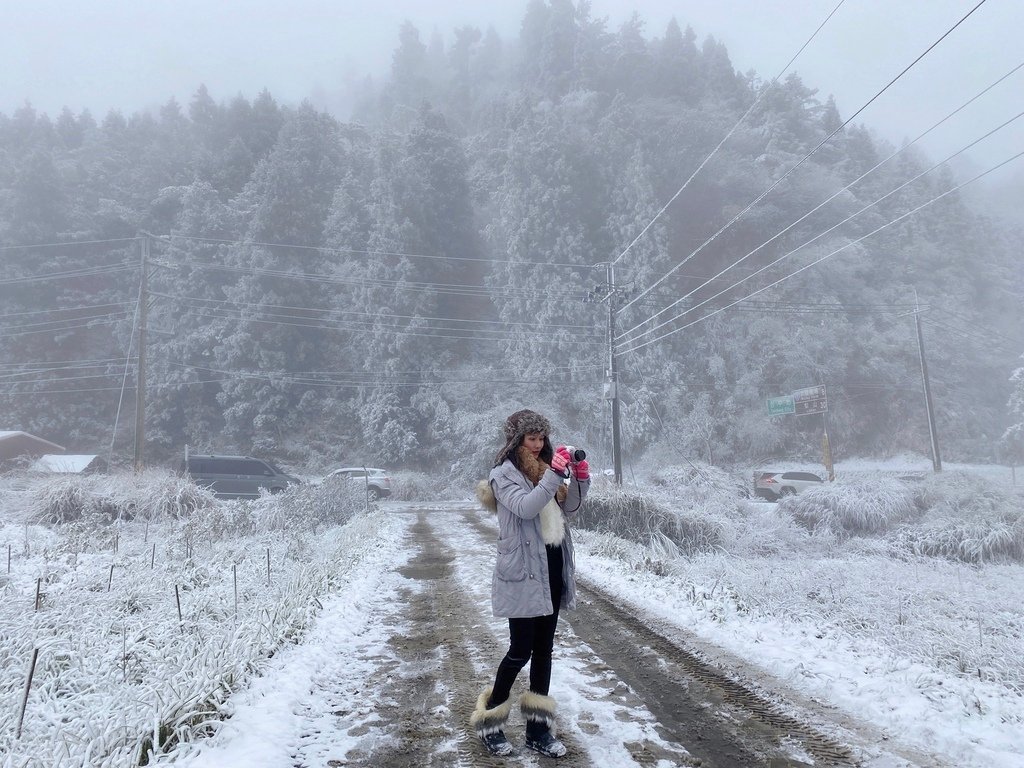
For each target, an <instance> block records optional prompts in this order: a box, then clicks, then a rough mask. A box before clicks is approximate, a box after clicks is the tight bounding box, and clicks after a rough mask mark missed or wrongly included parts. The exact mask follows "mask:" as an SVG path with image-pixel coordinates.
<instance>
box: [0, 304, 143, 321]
mask: <svg viewBox="0 0 1024 768" xmlns="http://www.w3.org/2000/svg"><path fill="white" fill-rule="evenodd" d="M132 303H134V302H131V301H115V302H110V303H107V304H80V305H78V306H75V307H58V308H57V309H33V310H31V311H28V312H8V313H6V314H4V315H0V321H3V320H4V319H6V318H8V317H23V316H25V315H52V314H54V313H55V312H81V311H84V310H87V309H105V308H107V307H126V306H128V305H129V304H132ZM68 319H78V318H68Z"/></svg>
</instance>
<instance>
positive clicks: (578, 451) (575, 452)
mask: <svg viewBox="0 0 1024 768" xmlns="http://www.w3.org/2000/svg"><path fill="white" fill-rule="evenodd" d="M565 448H566V450H567V451H569V458H570V459H571V460H572V461H574V462H576V461H583V460H584V459H586V458H587V452H586V451H584V450H583V449H582V448H575V447H573V446H571V445H567V446H565Z"/></svg>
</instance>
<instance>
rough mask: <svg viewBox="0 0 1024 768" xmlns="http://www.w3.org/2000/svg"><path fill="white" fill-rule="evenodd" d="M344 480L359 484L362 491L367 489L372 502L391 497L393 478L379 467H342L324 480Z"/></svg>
mask: <svg viewBox="0 0 1024 768" xmlns="http://www.w3.org/2000/svg"><path fill="white" fill-rule="evenodd" d="M332 478H334V479H339V480H344V481H347V482H350V483H358V484H359V488H360V490H362V489H366V491H367V493H369V495H370V501H375V500H377V499H383V498H387V497H388V496H390V495H391V478H390V477H388V473H387V470H386V469H379V468H378V467H342V468H341V469H336V470H334V471H333V472H331V473H329V474H328V475H327V477H325V478H324V480H330V479H332Z"/></svg>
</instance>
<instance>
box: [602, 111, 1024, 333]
mask: <svg viewBox="0 0 1024 768" xmlns="http://www.w3.org/2000/svg"><path fill="white" fill-rule="evenodd" d="M1021 117H1024V111H1022V112H1019V113H1018V114H1017V115H1016V116H1014V117H1012V118H1010V119H1009V120H1007V121H1006V122H1004V123H1003V124H1002V125H1000V126H998V127H997V128H994V129H992V130H991V131H989V132H988V133H986V134H985V135H984V136H982V137H981V138H978V139H975V140H974V141H972V142H971V143H970V144H968V145H967V146H965V147H962V148H961V149H959V150H957V151H956V152H954V153H953V154H952V155H950V156H949V157H947V158H945V159H943V160H940V161H939V162H937V163H935V164H934V165H933V166H931V167H930V168H928V169H926V170H924V171H921V173H919V174H917V175H916V176H914V177H913V178H911V179H908V180H907V181H905V182H903V183H902V184H900V185H899V186H898V187H896V188H895V189H892V190H890V191H889V192H887V193H886V194H885V195H883V196H882V197H880V198H878V199H876V200H874V201H873V202H871V203H868V204H867V205H865V206H864V207H862V208H861V209H860V210H858V211H856V212H854V213H852V214H850V215H849V216H847V217H846V218H845V219H843V220H842V221H839V222H838V223H836V224H833V225H832V226H831V227H829V228H828V229H826V230H825V231H824V232H820V233H819V234H817V235H815V236H814V237H812V238H811V239H810V240H806V241H804V242H803V243H801V244H800V245H798V246H797V247H796V248H794V249H792V250H790V251H787V252H786V253H784V254H782V255H781V256H779V257H778V258H777V259H775V260H774V261H772V262H770V263H768V264H766V265H765V266H763V267H761V268H760V269H758V270H757V271H755V272H752V273H750V274H749V275H747V276H746V277H742V278H740V279H739V280H737V281H736V282H735V283H733V284H732V285H731V286H729V287H728V288H724V289H723V290H721V291H719V292H718V293H716V294H715V295H714V296H709V297H708V298H706V299H704V300H702V301H701V302H699V303H698V304H696V305H694V306H692V307H690V308H688V309H685V310H683V311H682V312H680V313H679V314H677V315H675V316H673V317H671V318H669V319H668V320H665V321H664V322H661V323H658V324H657V325H655V326H653V327H651V328H648V329H646V330H644V331H642V332H641V333H639V334H637V335H635V336H634V337H633V338H631V339H627V340H626V341H624V342H623V343H631V342H633V341H636V340H638V339H640V338H641V337H643V336H647V335H649V334H651V333H654V332H655V331H657V330H658V329H659V328H663V327H664V326H666V325H668V324H670V323H673V322H675V321H676V320H678V319H679V318H681V317H683V316H685V315H687V314H689V313H690V312H692V311H694V310H696V309H698V308H699V307H702V306H704V305H705V304H708V303H709V302H711V301H714V300H715V299H717V298H719V297H720V296H722V295H724V294H726V293H728V292H729V291H731V290H732V289H733V288H735V287H736V286H738V285H741V284H742V283H744V282H746V281H747V280H749V279H750V278H752V277H756V276H757V275H759V274H761V273H762V272H765V271H767V270H769V269H771V268H772V267H774V266H775V265H777V264H778V263H780V262H781V261H783V260H784V259H787V258H789V257H790V256H791V255H793V254H794V253H796V252H797V251H800V250H802V249H803V248H806V247H807V246H808V245H810V244H811V243H813V242H815V241H816V240H820V239H821V238H822V237H824V236H825V235H828V234H830V233H832V232H834V231H835V230H836V229H838V228H839V227H841V226H843V225H844V224H846V223H848V222H850V221H852V220H853V219H855V218H857V217H858V216H860V215H861V214H862V213H864V212H865V211H867V210H869V209H870V208H873V207H874V206H876V205H878V204H879V203H880V202H882V201H883V200H885V199H887V198H889V197H892V195H894V194H896V193H897V192H899V191H900V190H902V189H904V188H906V187H908V186H909V185H911V184H913V183H914V182H915V181H917V180H918V179H920V178H922V177H924V176H925V175H927V174H929V173H931V172H932V171H934V170H935V169H936V168H939V167H941V166H943V165H945V164H946V163H947V162H949V161H950V160H952V159H953V158H955V157H956V156H957V155H960V154H961V153H963V152H966V151H967V150H968V149H970V148H971V147H973V146H974V145H976V144H978V143H979V142H981V141H983V140H984V139H986V138H988V137H989V136H991V135H992V134H993V133H995V132H996V131H999V130H1001V129H1002V128H1005V127H1006V126H1007V125H1009V124H1010V123H1012V122H1014V121H1015V120H1018V119H1019V118H1021ZM1007 162H1009V161H1007ZM986 173H987V172H986ZM976 178H977V177H976ZM957 189H959V187H957ZM855 242H859V241H855ZM748 255H749V254H748ZM744 258H746V257H744ZM815 263H816V262H815ZM726 269H728V268H726ZM691 293H692V292H691ZM751 295H753V294H751ZM683 298H686V297H683ZM680 301H681V299H680ZM678 303H679V301H676V302H675V303H673V304H672V305H670V307H667V308H666V309H665V310H662V311H661V312H658V313H657V314H656V315H654V316H653V317H651V318H648V319H647V320H644V321H643V322H641V323H639V324H637V325H636V326H634V327H633V328H631V329H630V330H629V331H626V332H625V333H623V334H620V335H619V336H618V337H616V341H618V340H619V339H621V338H622V337H623V336H625V335H626V333H631V332H632V331H634V330H636V329H637V328H638V327H640V326H641V325H643V324H644V323H646V322H649V321H650V320H652V319H654V317H657V316H658V315H660V314H662V313H663V312H665V311H666V310H667V309H669V308H671V307H672V306H675V305H676V304H678ZM730 306H731V305H730Z"/></svg>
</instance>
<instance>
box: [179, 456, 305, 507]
mask: <svg viewBox="0 0 1024 768" xmlns="http://www.w3.org/2000/svg"><path fill="white" fill-rule="evenodd" d="M180 471H181V473H182V474H188V475H189V476H190V477H191V478H192V479H193V480H194V481H195V483H196V485H202V486H205V487H207V488H209V489H211V490H212V491H213V493H214V495H216V496H217V497H218V498H222V499H255V498H256V497H258V496H259V495H260V489H261V488H266V489H267V490H268V491H270V492H271V493H280V492H281V491H283V490H284V489H285V488H287V487H288V486H289V485H295V484H297V483H298V482H299V481H298V479H297V478H294V477H292V476H291V475H286V474H285V473H284V472H282V471H281V470H280V469H278V468H277V467H276V466H275V465H274V464H273V463H271V462H269V461H264V460H263V459H254V458H252V457H251V456H214V455H205V456H204V455H194V456H189V457H188V459H187V460H185V461H182V462H181V467H180Z"/></svg>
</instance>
